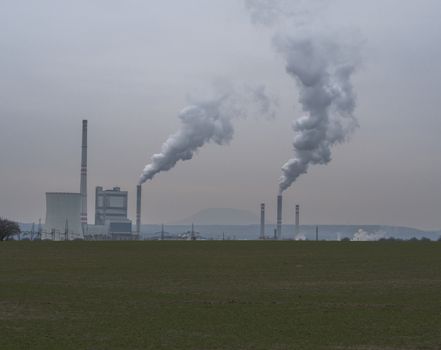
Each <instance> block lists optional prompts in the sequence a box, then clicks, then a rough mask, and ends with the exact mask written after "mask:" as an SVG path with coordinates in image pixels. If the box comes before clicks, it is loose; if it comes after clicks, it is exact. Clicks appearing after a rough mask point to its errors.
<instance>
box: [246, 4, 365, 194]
mask: <svg viewBox="0 0 441 350" xmlns="http://www.w3.org/2000/svg"><path fill="white" fill-rule="evenodd" d="M310 1H311V3H310V4H317V3H318V2H317V1H312V0H310ZM287 4H291V5H293V6H291V7H289V6H287ZM299 4H300V6H299ZM246 5H247V7H248V9H249V10H250V13H251V16H252V19H253V22H255V23H260V24H264V25H270V26H277V24H280V23H283V25H278V28H277V29H276V33H275V34H274V36H273V46H274V48H275V49H276V51H277V52H278V53H279V54H280V55H282V57H283V58H284V60H285V63H286V66H285V69H286V72H287V73H288V74H289V75H290V76H291V77H292V78H293V79H294V81H295V82H296V84H297V86H298V88H299V102H300V104H301V106H302V109H303V115H302V116H301V117H300V118H298V119H297V120H296V121H294V123H293V130H294V134H295V136H294V142H293V148H294V157H293V158H291V159H289V160H288V161H287V162H286V163H285V164H284V165H283V166H282V176H281V179H280V185H279V191H280V193H282V192H283V191H285V190H286V189H287V188H288V187H290V186H291V185H292V184H293V183H294V182H295V181H296V179H297V178H298V177H299V176H300V175H301V174H305V173H306V172H307V171H308V168H309V166H310V165H313V164H327V163H329V162H330V161H331V148H332V146H334V145H335V144H338V143H341V142H344V141H346V140H347V139H348V137H349V135H350V134H351V133H352V131H353V130H354V129H355V128H356V127H357V126H358V123H357V120H356V119H355V116H354V109H355V100H356V99H355V94H354V90H353V86H352V82H351V77H352V75H353V73H354V71H355V69H356V67H357V64H358V62H359V55H358V46H359V45H358V42H357V41H356V40H354V38H353V37H343V36H340V35H337V34H334V35H333V34H332V33H331V31H327V32H325V31H320V30H319V29H318V28H317V26H314V27H312V26H311V24H310V23H313V20H312V19H311V18H310V16H312V11H308V6H307V5H306V3H305V2H304V1H291V2H289V3H288V2H286V1H285V2H284V1H277V0H274V1H270V0H248V1H246ZM296 5H297V6H296ZM306 18H307V20H306ZM276 23H277V24H276Z"/></svg>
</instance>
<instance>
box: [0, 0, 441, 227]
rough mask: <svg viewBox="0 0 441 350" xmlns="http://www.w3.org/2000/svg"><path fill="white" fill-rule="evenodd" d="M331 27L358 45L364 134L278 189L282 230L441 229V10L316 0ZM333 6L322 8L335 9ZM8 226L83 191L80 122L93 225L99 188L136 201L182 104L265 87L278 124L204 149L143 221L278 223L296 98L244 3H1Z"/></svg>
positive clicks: (179, 170) (166, 176)
mask: <svg viewBox="0 0 441 350" xmlns="http://www.w3.org/2000/svg"><path fill="white" fill-rule="evenodd" d="M318 3H319V4H321V6H319V10H317V9H314V10H315V11H318V12H319V13H318V14H317V15H318V16H320V18H321V19H322V22H323V23H324V24H323V25H326V26H327V27H329V28H332V29H335V30H337V31H338V30H340V29H341V30H344V31H349V32H351V33H356V34H357V35H358V36H359V37H360V38H362V41H363V45H362V50H361V56H362V63H361V66H360V68H359V69H358V70H357V71H356V72H355V74H354V79H353V83H354V90H355V92H356V95H357V106H356V109H355V115H356V117H357V119H358V122H359V128H357V130H355V132H354V133H353V135H352V136H351V137H350V140H349V142H346V143H343V144H340V145H337V146H336V147H335V148H333V153H332V161H331V162H330V163H329V164H328V165H326V166H323V165H314V166H312V167H310V169H309V172H308V174H306V175H302V176H300V177H299V179H298V180H297V181H296V182H295V183H294V185H293V186H291V187H290V188H289V189H288V190H287V191H286V192H285V193H284V204H285V205H284V221H285V222H286V223H290V224H292V223H293V218H294V215H293V213H294V205H295V204H300V205H301V223H302V224H305V225H307V224H328V225H338V224H341V225H344V224H349V225H368V224H371V225H392V226H408V227H414V228H420V229H433V230H439V229H441V216H440V215H439V214H440V212H441V186H440V185H439V182H440V180H439V179H440V178H441V161H440V157H439V150H440V145H439V131H440V130H441V115H440V112H439V107H438V105H439V101H438V100H439V96H438V95H439V91H441V66H440V64H439V62H440V59H441V46H440V45H439V44H438V43H439V42H440V41H441V22H440V21H439V18H438V17H439V13H441V12H440V11H441V3H440V2H439V1H435V0H422V1H419V2H418V3H417V2H405V3H403V2H402V1H398V0H385V1H383V2H381V4H379V3H372V2H367V1H363V2H351V1H349V0H335V1H328V2H318ZM325 4H326V6H325ZM0 23H1V24H0V26H1V28H2V31H1V32H0V45H1V47H2V50H1V51H2V53H1V55H0V75H1V77H2V79H1V82H0V115H1V128H0V148H1V151H0V164H1V167H0V216H2V217H8V218H10V219H13V220H17V221H20V222H38V219H39V218H42V221H43V222H44V219H45V192H56V191H60V192H79V187H80V146H81V120H82V119H88V121H89V148H88V151H89V152H88V158H89V159H88V219H89V223H93V222H94V204H95V198H94V193H95V187H96V186H103V187H104V188H112V187H114V186H119V187H121V189H122V190H128V191H129V217H130V218H132V219H134V216H135V214H134V209H135V186H136V184H137V183H138V179H139V176H140V175H141V171H142V169H143V168H144V166H145V165H146V164H147V163H149V161H150V159H151V157H152V156H153V154H156V153H158V152H160V150H161V145H162V144H163V142H164V141H165V140H166V139H167V138H168V137H169V135H171V134H173V133H175V132H176V131H177V130H178V128H179V125H180V122H179V119H178V117H177V116H178V114H179V112H180V111H181V110H182V108H184V107H185V106H187V105H188V98H189V97H194V96H199V95H200V94H203V93H205V92H206V91H207V90H209V89H210V88H211V86H212V85H213V82H219V81H220V82H231V83H232V84H233V85H235V86H249V87H252V86H263V85H264V86H265V91H266V92H267V93H268V94H269V95H270V96H272V97H275V98H276V99H277V109H276V110H275V116H274V118H270V117H257V116H255V115H253V114H252V113H251V115H249V116H248V117H247V118H236V119H235V120H233V124H234V128H235V131H234V138H233V139H232V140H231V142H230V143H229V144H228V145H222V146H220V145H217V144H215V143H209V144H207V145H206V146H204V147H203V148H201V149H200V150H199V152H198V153H197V154H196V155H195V157H194V158H193V159H192V160H190V161H186V162H179V163H178V164H177V165H176V167H174V168H173V169H171V170H169V171H168V172H162V173H159V174H158V175H156V176H155V178H154V179H153V180H152V181H148V182H146V183H145V184H144V185H143V211H142V221H143V223H145V224H148V223H161V222H174V221H178V220H180V219H182V218H185V217H188V216H190V215H192V214H194V213H196V212H198V211H199V210H202V209H205V208H218V207H221V208H237V209H241V210H247V211H250V212H252V213H255V214H256V215H257V216H258V215H259V211H260V208H259V206H260V203H266V207H267V218H268V222H273V221H275V220H274V219H273V218H274V217H275V205H276V195H277V192H278V186H279V177H280V176H281V167H282V165H283V164H284V163H285V162H286V161H287V160H288V159H289V158H291V157H292V156H293V151H292V142H293V137H294V134H293V131H292V129H291V124H292V122H293V120H295V119H297V118H299V117H300V116H301V112H302V108H301V106H300V104H299V102H298V99H299V95H298V94H299V89H298V87H297V86H296V84H295V82H294V81H293V80H292V79H290V77H289V76H288V75H287V74H286V72H285V64H284V62H283V59H282V58H281V57H280V56H279V55H278V54H277V53H276V52H275V51H274V49H273V48H272V44H271V30H270V29H268V28H265V27H263V26H260V27H259V26H256V25H254V24H253V23H252V21H251V19H250V15H249V13H248V11H247V9H246V8H245V6H244V3H243V2H242V1H237V0H223V1H220V0H216V1H210V2H209V3H208V2H206V1H202V0H188V1H186V2H185V3H184V2H179V1H176V0H166V1H163V2H160V3H158V2H153V1H150V0H149V1H145V2H140V1H137V0H129V1H125V2H118V1H113V0H111V1H102V0H94V1H84V0H79V1H76V2H72V3H65V2H56V1H54V0H42V1H39V2H30V3H22V2H17V1H12V0H5V1H1V2H0Z"/></svg>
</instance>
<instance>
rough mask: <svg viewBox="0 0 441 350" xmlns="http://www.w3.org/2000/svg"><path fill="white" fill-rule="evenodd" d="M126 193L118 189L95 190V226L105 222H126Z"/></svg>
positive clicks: (97, 188)
mask: <svg viewBox="0 0 441 350" xmlns="http://www.w3.org/2000/svg"><path fill="white" fill-rule="evenodd" d="M127 197H128V194H127V191H121V189H120V188H119V187H114V188H113V189H111V190H104V189H103V188H102V187H101V186H98V187H96V189H95V225H105V224H106V222H118V221H119V222H121V221H125V220H127Z"/></svg>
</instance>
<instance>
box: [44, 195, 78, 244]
mask: <svg viewBox="0 0 441 350" xmlns="http://www.w3.org/2000/svg"><path fill="white" fill-rule="evenodd" d="M80 215H81V194H80V193H65V192H47V193H46V221H45V225H44V235H43V237H42V238H43V239H53V240H61V239H75V238H80V237H81V236H82V228H81V221H80Z"/></svg>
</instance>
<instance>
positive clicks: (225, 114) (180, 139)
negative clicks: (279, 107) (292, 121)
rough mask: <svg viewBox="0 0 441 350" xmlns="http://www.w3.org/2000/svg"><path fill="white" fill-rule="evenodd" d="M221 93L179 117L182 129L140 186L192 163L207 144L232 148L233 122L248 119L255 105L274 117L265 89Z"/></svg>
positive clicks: (155, 157)
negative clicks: (172, 169) (194, 157)
mask: <svg viewBox="0 0 441 350" xmlns="http://www.w3.org/2000/svg"><path fill="white" fill-rule="evenodd" d="M220 90H222V91H221V92H220V91H219V86H218V87H217V91H216V92H215V96H214V97H211V98H209V99H206V100H204V101H198V102H193V104H192V105H190V106H188V107H186V108H184V109H183V110H182V111H181V112H180V113H179V115H178V117H179V119H180V120H181V127H180V129H179V130H178V131H177V132H176V133H174V134H172V135H170V136H169V137H168V139H167V140H166V141H165V142H164V144H163V145H162V147H161V152H160V153H157V154H154V155H153V157H152V159H151V162H150V163H149V164H147V165H146V166H145V168H144V170H143V172H142V174H141V177H140V179H139V184H143V183H144V182H146V181H147V180H151V179H153V177H154V176H155V175H156V174H158V173H159V172H162V171H167V170H170V169H171V168H173V167H174V166H175V165H176V163H177V162H178V161H186V160H190V159H192V158H193V156H194V155H195V153H196V152H197V151H198V150H199V149H200V148H201V147H202V146H204V145H205V144H207V143H210V142H213V143H215V144H218V145H225V144H228V143H229V142H230V141H231V140H232V139H233V135H234V127H233V119H234V118H235V117H244V116H247V114H248V113H249V109H247V107H248V106H249V105H253V107H255V108H256V109H257V112H256V113H258V114H261V115H272V114H273V113H274V111H273V106H274V103H272V99H271V97H269V96H268V95H266V92H265V88H264V87H257V88H250V87H248V88H247V90H246V92H244V93H239V92H237V91H236V90H235V89H233V88H232V87H229V86H222V88H221V89H220Z"/></svg>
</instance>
